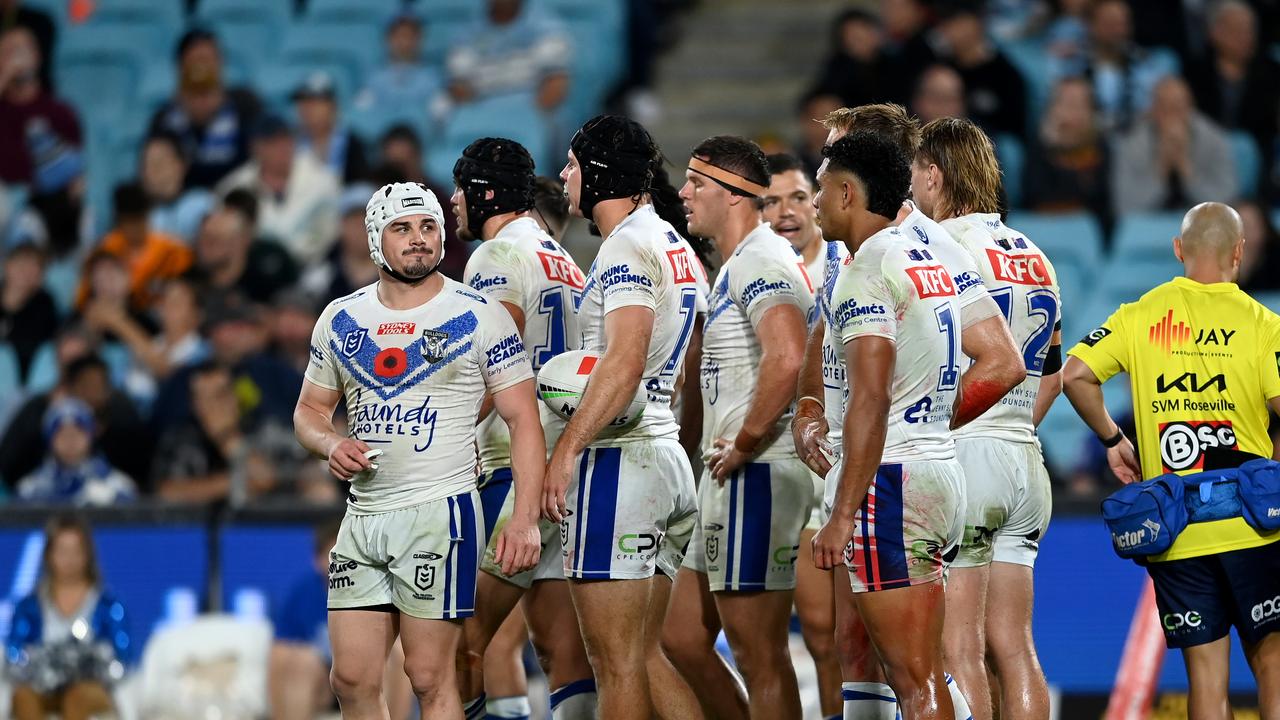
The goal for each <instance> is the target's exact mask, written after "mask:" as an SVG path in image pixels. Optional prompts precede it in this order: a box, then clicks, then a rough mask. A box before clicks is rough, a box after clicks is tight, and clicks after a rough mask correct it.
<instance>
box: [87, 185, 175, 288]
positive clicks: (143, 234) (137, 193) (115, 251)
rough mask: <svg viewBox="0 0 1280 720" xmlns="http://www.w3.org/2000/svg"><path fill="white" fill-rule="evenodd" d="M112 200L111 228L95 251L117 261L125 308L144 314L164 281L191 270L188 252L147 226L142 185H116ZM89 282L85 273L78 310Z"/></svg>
mask: <svg viewBox="0 0 1280 720" xmlns="http://www.w3.org/2000/svg"><path fill="white" fill-rule="evenodd" d="M113 198H114V203H113V204H114V207H115V227H114V228H113V229H112V230H111V232H109V233H107V234H106V236H105V237H103V238H102V242H101V243H100V244H99V245H98V248H97V252H99V253H104V254H107V255H113V256H115V257H118V258H120V260H121V262H123V263H124V267H125V270H126V271H127V272H128V274H129V306H130V308H131V309H133V310H136V311H145V310H148V309H150V307H151V304H152V303H153V302H155V299H156V296H157V291H158V289H159V287H160V285H162V284H163V283H164V281H165V280H168V279H170V278H175V277H178V276H179V275H181V274H183V273H185V272H186V271H187V269H188V268H190V267H191V258H192V255H191V250H190V248H188V247H187V246H186V245H183V244H182V243H181V242H179V241H178V240H176V239H175V238H172V237H170V236H168V235H165V234H164V233H160V232H157V231H155V230H154V229H153V228H152V227H151V226H150V221H149V218H150V215H151V202H150V200H148V198H147V193H146V191H145V190H143V189H142V185H140V184H138V183H125V184H123V185H119V186H117V187H116V190H115V193H114V195H113ZM86 269H87V268H86ZM90 280H91V278H90V276H89V273H88V272H86V273H85V276H84V277H82V278H81V280H80V289H79V291H78V292H77V295H76V304H77V306H79V307H80V308H83V307H84V305H85V302H86V300H88V298H89V282H90Z"/></svg>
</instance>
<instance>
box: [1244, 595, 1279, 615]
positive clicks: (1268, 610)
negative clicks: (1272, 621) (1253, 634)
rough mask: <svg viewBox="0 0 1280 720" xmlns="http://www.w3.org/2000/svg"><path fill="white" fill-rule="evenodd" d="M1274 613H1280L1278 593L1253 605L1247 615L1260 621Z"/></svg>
mask: <svg viewBox="0 0 1280 720" xmlns="http://www.w3.org/2000/svg"><path fill="white" fill-rule="evenodd" d="M1276 614H1280V595H1277V596H1275V597H1273V598H1271V599H1270V600H1263V601H1262V602H1260V603H1258V604H1257V605H1254V606H1253V609H1252V610H1251V611H1249V617H1251V618H1253V621H1254V622H1262V621H1263V620H1266V619H1268V618H1271V617H1274V616H1275V615H1276Z"/></svg>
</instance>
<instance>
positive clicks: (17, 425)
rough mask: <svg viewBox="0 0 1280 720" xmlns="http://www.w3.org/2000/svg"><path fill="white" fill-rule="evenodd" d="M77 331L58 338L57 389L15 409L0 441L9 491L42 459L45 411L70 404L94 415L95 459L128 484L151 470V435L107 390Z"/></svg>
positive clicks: (1, 469) (103, 369)
mask: <svg viewBox="0 0 1280 720" xmlns="http://www.w3.org/2000/svg"><path fill="white" fill-rule="evenodd" d="M92 349H93V344H92V340H91V339H87V338H86V337H85V336H84V334H83V331H82V330H79V329H77V328H70V329H67V330H64V331H63V334H62V335H60V336H59V338H58V345H57V351H58V353H57V354H58V363H59V366H60V368H61V375H60V378H59V382H58V384H57V385H56V386H55V387H54V388H53V390H50V391H49V392H46V393H41V394H39V395H36V396H34V397H32V398H31V399H30V400H28V401H27V402H26V403H24V404H23V405H22V407H21V408H19V409H18V412H17V414H16V415H14V417H13V420H12V421H10V423H9V427H8V429H7V430H6V431H5V434H4V437H3V438H2V439H0V478H3V479H4V481H5V482H6V483H9V484H10V485H13V484H15V483H17V482H18V481H19V480H20V479H22V478H23V477H26V476H27V474H28V473H30V472H32V471H33V470H35V469H36V468H37V467H38V466H39V465H40V463H41V461H42V460H43V459H44V438H43V436H42V433H41V426H42V423H43V420H44V416H45V413H46V412H47V411H48V409H49V406H50V405H51V404H53V403H54V402H55V401H57V400H61V399H63V398H67V397H70V398H75V399H77V400H80V401H81V402H83V403H85V404H86V405H88V406H89V408H91V409H92V410H93V417H94V428H95V445H94V447H95V453H96V452H101V453H102V455H103V456H104V457H105V458H106V460H107V462H109V463H110V464H111V465H112V466H114V467H117V468H120V470H121V471H122V472H123V473H124V474H125V475H128V476H129V477H131V478H138V479H142V478H146V477H147V472H148V469H149V468H150V465H151V435H150V433H148V432H147V429H146V426H145V425H143V423H142V418H140V417H139V416H138V412H137V410H136V409H135V408H134V407H133V404H132V403H130V402H129V399H128V398H127V397H125V396H124V394H122V393H120V392H119V391H117V390H115V389H113V388H112V387H111V379H110V375H109V373H108V370H107V364H106V363H105V362H103V360H102V358H101V357H99V356H98V355H96V354H94V353H93V352H92Z"/></svg>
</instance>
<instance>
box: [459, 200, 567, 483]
mask: <svg viewBox="0 0 1280 720" xmlns="http://www.w3.org/2000/svg"><path fill="white" fill-rule="evenodd" d="M464 277H466V279H467V284H468V285H470V286H471V289H473V290H475V291H476V292H478V293H480V294H481V295H484V296H485V297H487V298H489V299H490V300H493V301H495V302H498V303H503V302H505V303H510V304H512V305H514V306H516V307H518V308H520V310H521V311H522V312H523V313H524V338H523V339H524V346H525V348H526V349H527V350H528V352H529V359H530V361H531V362H532V363H533V371H534V373H535V374H536V373H537V371H538V369H539V368H541V367H542V366H543V365H545V364H546V363H547V361H548V360H550V359H551V358H553V357H555V356H556V355H559V354H560V353H562V352H565V351H566V350H577V349H578V348H580V347H581V344H582V331H581V330H580V329H579V328H578V311H577V305H578V303H579V302H580V300H581V297H582V286H583V284H584V283H585V282H586V277H585V276H584V275H583V274H582V270H580V269H579V268H578V266H577V264H576V263H574V262H573V258H572V257H570V256H569V253H567V252H565V250H564V248H562V247H560V245H559V243H557V242H556V241H555V240H553V239H551V236H550V235H547V234H546V233H545V232H543V230H542V228H541V227H540V226H539V225H538V223H537V221H535V220H534V219H533V218H529V217H522V218H518V219H516V220H513V221H511V222H509V223H507V224H506V225H504V226H503V227H502V229H501V230H499V231H498V234H497V235H495V236H494V237H492V238H490V239H489V240H486V241H484V242H482V243H480V245H479V247H477V248H476V249H475V252H473V253H471V257H470V259H468V260H467V269H466V272H465V273H464ZM499 307H501V305H499ZM538 410H539V413H541V416H542V431H543V433H544V434H545V436H546V440H547V448H548V450H550V448H553V447H555V444H556V439H557V438H559V437H560V432H561V431H562V430H563V429H564V420H561V419H560V417H559V416H558V415H556V414H555V413H553V412H551V410H550V408H548V407H547V406H546V403H538ZM477 433H478V435H479V445H480V469H481V471H483V472H484V473H485V474H486V475H487V474H490V473H492V472H493V471H494V470H496V469H498V468H509V467H511V432H510V430H508V429H507V424H506V422H504V421H503V420H502V418H501V417H499V416H498V414H497V413H496V412H493V413H490V414H489V417H487V418H485V419H484V420H483V421H481V422H480V427H479V430H478V431H477Z"/></svg>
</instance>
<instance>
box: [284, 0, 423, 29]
mask: <svg viewBox="0 0 1280 720" xmlns="http://www.w3.org/2000/svg"><path fill="white" fill-rule="evenodd" d="M403 8H404V0H361V1H360V2H358V3H353V2H351V0H309V1H308V3H307V11H306V18H307V20H308V21H311V22H359V23H364V22H374V23H377V24H385V23H386V22H387V21H388V20H390V19H391V18H392V17H394V16H395V15H396V14H397V13H399V12H401V10H402V9H403ZM433 10H434V8H430V9H429V10H428V12H431V11H433Z"/></svg>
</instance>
